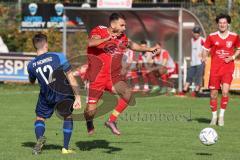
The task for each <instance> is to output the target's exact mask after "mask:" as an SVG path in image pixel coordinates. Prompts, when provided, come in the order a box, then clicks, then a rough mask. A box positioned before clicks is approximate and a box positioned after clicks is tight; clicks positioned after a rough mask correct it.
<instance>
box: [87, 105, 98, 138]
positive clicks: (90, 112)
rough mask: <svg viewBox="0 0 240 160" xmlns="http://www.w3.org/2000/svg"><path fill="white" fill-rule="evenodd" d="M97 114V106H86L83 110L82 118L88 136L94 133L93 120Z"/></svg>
mask: <svg viewBox="0 0 240 160" xmlns="http://www.w3.org/2000/svg"><path fill="white" fill-rule="evenodd" d="M96 113H97V104H88V105H87V107H86V109H85V110H84V117H85V119H86V125H87V131H88V134H89V135H92V134H93V133H94V125H93V119H94V116H95V114H96Z"/></svg>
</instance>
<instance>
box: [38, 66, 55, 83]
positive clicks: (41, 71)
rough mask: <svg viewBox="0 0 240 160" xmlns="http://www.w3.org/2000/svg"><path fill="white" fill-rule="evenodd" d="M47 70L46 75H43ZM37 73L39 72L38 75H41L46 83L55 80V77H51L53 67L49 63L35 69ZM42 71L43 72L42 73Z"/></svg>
mask: <svg viewBox="0 0 240 160" xmlns="http://www.w3.org/2000/svg"><path fill="white" fill-rule="evenodd" d="M47 71H49V74H48V77H46V76H45V75H44V73H46V72H47ZM36 72H37V73H40V75H41V76H42V78H43V79H44V81H45V82H46V84H49V83H52V82H53V81H55V79H53V78H52V74H53V68H52V66H50V65H46V66H44V67H43V69H42V68H41V67H38V68H37V69H36ZM43 72H44V73H43Z"/></svg>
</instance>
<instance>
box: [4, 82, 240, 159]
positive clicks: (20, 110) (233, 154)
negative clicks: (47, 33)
mask: <svg viewBox="0 0 240 160" xmlns="http://www.w3.org/2000/svg"><path fill="white" fill-rule="evenodd" d="M37 96H38V87H37V86H18V87H15V86H13V85H0V103H1V108H0V109H1V112H0V117H1V121H0V126H1V131H0V142H1V143H0V159H3V160H15V159H16V160H30V159H41V160H53V159H59V160H60V159H71V160H73V159H74V160H160V159H163V160H168V159H172V160H176V159H177V160H195V159H216V160H223V159H226V160H230V159H233V160H237V159H240V152H239V146H240V139H239V133H240V127H239V122H240V116H239V112H240V99H239V97H238V96H231V99H230V104H229V110H227V111H226V116H225V126H224V127H218V126H216V127H214V128H215V129H216V131H217V132H218V135H219V141H218V142H217V143H216V144H215V145H212V146H204V145H202V144H201V143H200V141H199V139H198V134H199V132H200V130H201V129H203V128H205V127H208V126H209V125H208V124H209V122H210V118H211V114H210V112H209V107H208V99H207V98H201V99H200V98H199V99H197V98H179V97H174V96H170V97H167V96H154V97H145V98H144V97H141V98H137V104H136V105H135V106H131V107H129V108H128V110H127V111H126V112H125V113H124V114H123V115H122V116H121V117H120V119H119V123H118V124H119V125H118V126H119V128H120V129H121V131H122V135H121V136H119V137H116V136H113V135H112V134H111V133H110V131H109V130H108V129H106V128H105V127H103V123H104V121H105V120H106V119H107V116H108V114H107V115H104V116H100V117H99V118H97V119H96V120H95V125H96V126H95V127H96V134H95V135H93V136H88V135H87V133H86V128H85V123H84V122H83V121H77V122H75V123H74V132H73V137H72V140H71V147H72V148H74V149H75V150H76V154H74V155H61V154H60V150H61V146H62V131H61V129H62V122H61V120H59V119H58V118H57V117H56V115H54V116H53V117H52V118H51V119H50V120H48V121H47V122H46V132H45V135H46V137H47V144H46V146H45V147H44V150H43V153H42V154H41V155H39V156H33V155H32V154H31V148H32V147H33V146H34V143H35V135H34V130H33V129H34V127H33V122H34V118H35V113H34V109H35V104H36V101H37Z"/></svg>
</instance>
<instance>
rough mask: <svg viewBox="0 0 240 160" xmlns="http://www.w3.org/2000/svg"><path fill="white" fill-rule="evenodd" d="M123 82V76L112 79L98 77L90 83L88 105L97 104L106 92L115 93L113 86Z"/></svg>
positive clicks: (88, 83)
mask: <svg viewBox="0 0 240 160" xmlns="http://www.w3.org/2000/svg"><path fill="white" fill-rule="evenodd" d="M123 80H124V78H123V77H121V76H117V77H115V78H110V77H108V76H102V75H98V77H97V78H96V80H95V81H93V82H90V81H88V82H87V97H86V103H87V104H96V103H97V102H98V100H99V99H100V98H101V97H102V95H103V92H104V91H109V92H111V93H113V85H114V84H116V83H117V82H119V81H123Z"/></svg>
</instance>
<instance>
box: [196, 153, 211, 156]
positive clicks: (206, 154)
mask: <svg viewBox="0 0 240 160" xmlns="http://www.w3.org/2000/svg"><path fill="white" fill-rule="evenodd" d="M196 155H199V156H212V153H196Z"/></svg>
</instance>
